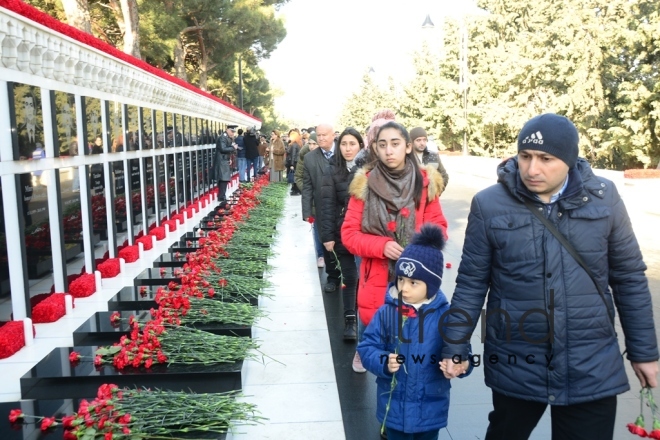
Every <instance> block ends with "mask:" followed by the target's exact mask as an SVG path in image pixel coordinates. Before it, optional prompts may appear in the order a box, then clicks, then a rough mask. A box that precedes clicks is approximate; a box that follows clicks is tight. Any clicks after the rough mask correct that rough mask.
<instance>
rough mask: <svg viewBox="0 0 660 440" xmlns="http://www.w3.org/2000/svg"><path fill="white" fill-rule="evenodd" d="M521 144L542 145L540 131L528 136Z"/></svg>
mask: <svg viewBox="0 0 660 440" xmlns="http://www.w3.org/2000/svg"><path fill="white" fill-rule="evenodd" d="M522 144H523V145H524V144H538V145H543V135H542V134H541V132H540V131H537V132H536V133H532V134H530V135H529V136H527V137H526V138H525V139H523V141H522Z"/></svg>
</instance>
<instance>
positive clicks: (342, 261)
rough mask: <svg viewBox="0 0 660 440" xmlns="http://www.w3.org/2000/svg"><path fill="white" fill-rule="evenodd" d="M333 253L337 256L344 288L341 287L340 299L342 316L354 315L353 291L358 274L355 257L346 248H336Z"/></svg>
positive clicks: (355, 287) (354, 290)
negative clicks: (342, 305)
mask: <svg viewBox="0 0 660 440" xmlns="http://www.w3.org/2000/svg"><path fill="white" fill-rule="evenodd" d="M335 253H336V254H337V257H338V258H339V267H340V268H341V276H342V278H343V280H342V281H343V283H344V285H345V286H346V288H342V289H341V292H342V300H343V301H344V316H346V315H355V292H356V290H357V282H358V274H357V268H356V267H355V257H354V256H353V254H349V253H348V251H346V250H343V249H342V250H337V247H335Z"/></svg>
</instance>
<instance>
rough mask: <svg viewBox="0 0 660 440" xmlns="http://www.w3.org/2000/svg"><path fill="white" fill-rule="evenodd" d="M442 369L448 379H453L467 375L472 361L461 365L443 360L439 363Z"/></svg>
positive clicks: (450, 360) (466, 361)
mask: <svg viewBox="0 0 660 440" xmlns="http://www.w3.org/2000/svg"><path fill="white" fill-rule="evenodd" d="M439 364H440V369H441V370H442V373H443V374H444V375H445V377H446V378H447V379H453V378H455V377H458V376H460V375H461V374H465V373H466V372H467V370H468V368H469V367H470V361H469V360H465V361H463V362H461V363H460V364H456V363H454V361H453V360H452V359H443V360H441V361H440V362H439Z"/></svg>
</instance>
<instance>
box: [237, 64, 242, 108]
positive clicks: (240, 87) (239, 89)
mask: <svg viewBox="0 0 660 440" xmlns="http://www.w3.org/2000/svg"><path fill="white" fill-rule="evenodd" d="M238 102H239V103H240V107H241V110H243V63H242V62H241V56H240V55H239V56H238Z"/></svg>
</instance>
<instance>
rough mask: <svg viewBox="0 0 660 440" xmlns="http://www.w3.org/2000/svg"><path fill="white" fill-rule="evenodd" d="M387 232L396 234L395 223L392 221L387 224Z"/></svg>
mask: <svg viewBox="0 0 660 440" xmlns="http://www.w3.org/2000/svg"><path fill="white" fill-rule="evenodd" d="M387 230H388V231H390V232H396V222H395V221H394V220H392V221H391V222H389V223H388V224H387Z"/></svg>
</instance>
